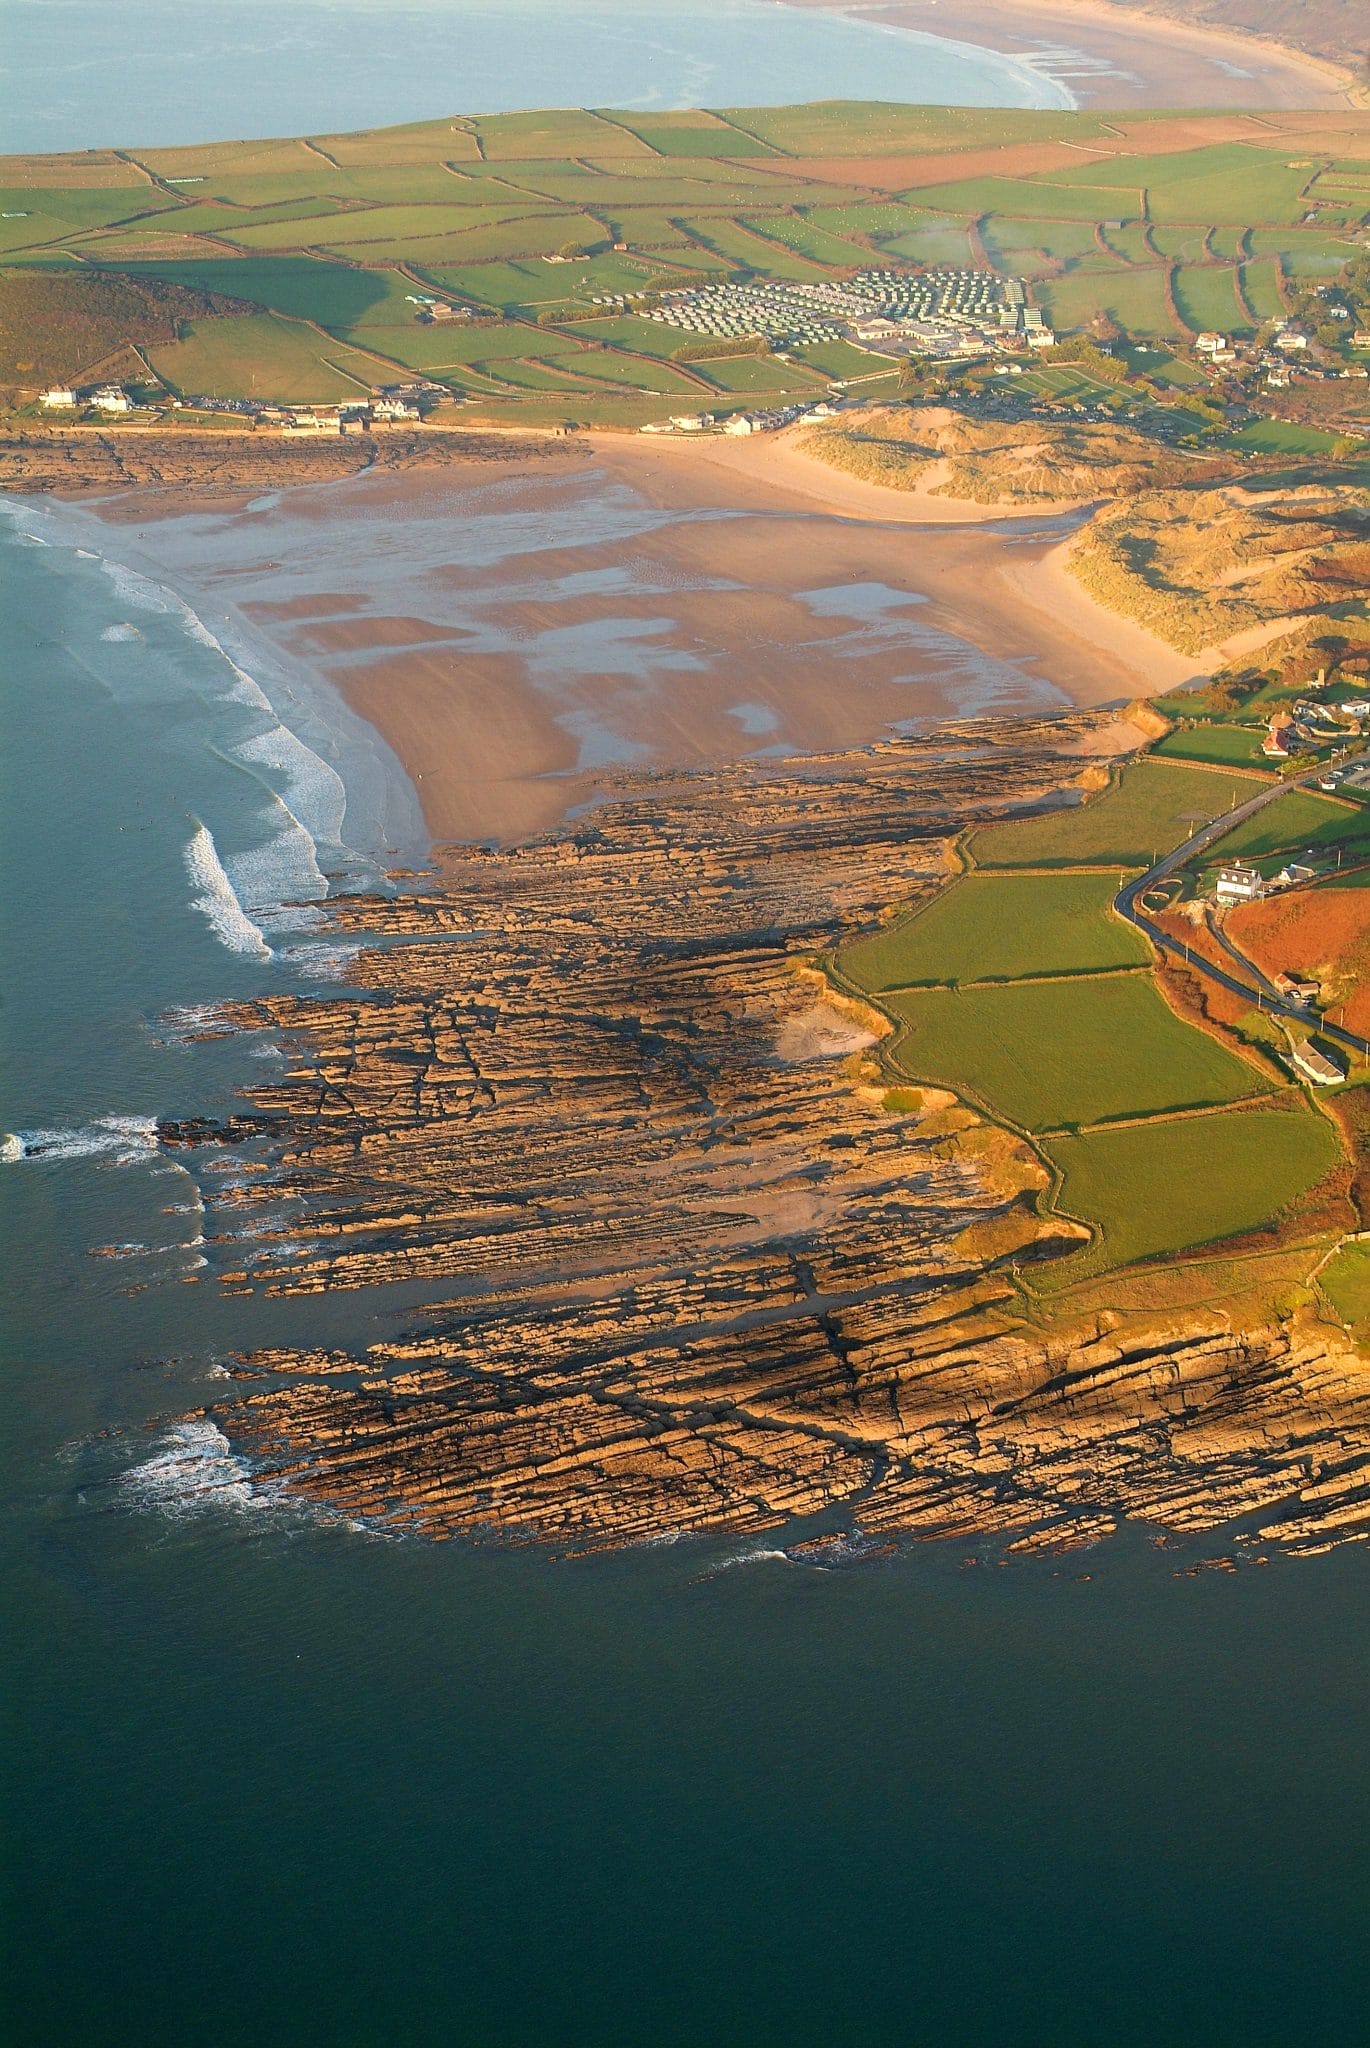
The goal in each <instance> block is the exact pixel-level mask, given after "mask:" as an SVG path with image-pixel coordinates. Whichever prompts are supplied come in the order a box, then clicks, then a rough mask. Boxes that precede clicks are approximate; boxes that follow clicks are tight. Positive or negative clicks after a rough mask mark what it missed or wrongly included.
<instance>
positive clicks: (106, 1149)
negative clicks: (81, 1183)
mask: <svg viewBox="0 0 1370 2048" xmlns="http://www.w3.org/2000/svg"><path fill="white" fill-rule="evenodd" d="M156 1150H157V1120H156V1118H155V1117H150V1116H99V1117H96V1119H95V1121H94V1122H93V1123H89V1124H83V1125H80V1126H78V1127H77V1128H76V1129H75V1130H62V1129H45V1130H34V1131H8V1132H6V1133H5V1135H4V1136H3V1137H0V1161H5V1162H8V1163H9V1164H15V1163H17V1162H18V1161H20V1160H27V1159H108V1160H109V1162H110V1164H111V1165H113V1166H136V1165H137V1164H138V1162H139V1161H140V1160H143V1159H146V1158H147V1156H148V1154H149V1153H152V1152H155V1151H156Z"/></svg>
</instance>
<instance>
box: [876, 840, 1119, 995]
mask: <svg viewBox="0 0 1370 2048" xmlns="http://www.w3.org/2000/svg"><path fill="white" fill-rule="evenodd" d="M1122 880H1123V873H1122V871H1121V870H1119V871H1117V872H1114V873H1107V874H1099V873H1088V872H1080V873H1072V872H1070V871H1069V870H1066V871H1064V872H1061V873H1054V874H1040V875H1036V874H1007V875H985V874H970V875H963V876H962V877H961V879H960V881H958V882H955V883H954V884H953V885H952V887H951V888H949V889H944V890H942V891H941V892H940V893H939V894H938V895H936V896H934V897H933V898H932V900H931V902H929V903H928V904H926V905H925V906H924V907H923V908H922V909H921V910H918V911H916V912H915V913H914V915H913V916H912V917H911V918H909V919H907V920H905V921H904V922H903V923H901V924H898V925H894V926H891V927H890V929H888V930H887V931H882V932H877V933H876V934H875V935H874V937H872V938H869V939H857V940H856V941H855V942H854V943H853V944H851V945H849V946H845V947H844V948H843V949H842V956H841V965H842V970H843V972H844V973H845V974H847V975H849V976H850V977H851V979H852V980H853V981H855V982H857V983H859V984H860V986H861V987H862V988H866V989H869V990H870V991H871V992H872V993H879V992H880V991H881V990H884V989H896V988H909V987H913V986H916V985H919V984H922V985H933V984H938V983H942V984H945V983H949V982H975V981H990V980H1009V979H1011V978H1013V977H1014V976H1017V975H1025V974H1026V975H1042V974H1072V973H1079V972H1082V971H1085V970H1089V969H1098V968H1110V967H1133V966H1138V965H1143V964H1145V962H1146V961H1147V960H1149V959H1150V957H1151V953H1150V948H1149V947H1148V945H1147V943H1146V940H1145V939H1144V938H1143V937H1142V935H1141V933H1140V932H1139V931H1137V930H1136V929H1135V928H1134V927H1133V926H1132V925H1130V924H1127V923H1125V922H1124V920H1123V919H1122V918H1120V917H1117V916H1115V915H1114V914H1113V911H1112V903H1113V898H1114V896H1115V895H1116V893H1117V891H1118V888H1119V887H1120V885H1121V883H1122Z"/></svg>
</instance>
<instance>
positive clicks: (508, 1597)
mask: <svg viewBox="0 0 1370 2048" xmlns="http://www.w3.org/2000/svg"><path fill="white" fill-rule="evenodd" d="M87 541H88V535H87V532H86V529H84V528H80V527H77V528H72V529H69V528H68V527H67V526H66V524H65V523H64V521H63V518H62V515H61V514H60V513H57V512H53V511H44V510H43V509H42V508H36V507H35V508H28V507H21V508H19V511H18V513H17V515H16V514H14V513H11V516H10V517H8V518H6V519H5V520H4V522H3V524H0V620H3V624H2V625H0V635H2V636H3V637H2V638H0V692H3V696H2V698H0V719H2V720H3V731H4V738H5V754H4V778H3V787H2V788H0V857H2V858H3V862H4V873H5V890H4V931H3V946H4V964H3V984H2V987H0V993H2V994H3V1002H0V1129H3V1130H4V1132H5V1133H7V1134H8V1142H7V1144H6V1145H5V1147H4V1151H5V1154H6V1157H5V1158H4V1159H3V1160H0V1229H2V1230H3V1241H4V1245H5V1278H6V1287H5V1292H4V1302H3V1317H4V1323H3V1338H4V1345H3V1375H2V1377H0V1404H2V1407H0V1456H3V1463H4V1474H3V1476H4V1487H3V1514H4V1541H3V1586H4V1596H5V1624H6V1642H7V1658H6V1667H7V1669H6V1683H5V1702H6V1715H7V1726H6V1732H5V1745H4V1754H5V1781H6V1788H5V1800H6V1814H5V1823H4V1833H5V1841H6V1854H5V1857H4V1882H5V1884H6V1887H7V1901H6V1907H5V1916H6V1922H7V1930H8V1933H9V1937H10V1940H9V1949H10V1957H11V1961H10V1966H9V1969H8V1972H7V1991H6V1998H7V2005H8V2010H7V2016H6V2020H5V2024H4V2037H5V2038H6V2039H7V2040H12V2041H14V2042H16V2043H24V2044H31V2048H38V2044H43V2048H67V2044H72V2043H85V2042H96V2041H98V2042H100V2043H101V2044H104V2048H135V2044H136V2048H185V2044H186V2043H188V2042H194V2043H206V2044H213V2048H248V2044H251V2048H259V2044H261V2043H263V2042H267V2043H273V2044H274V2043H277V2042H280V2043H289V2044H290V2048H353V2044H355V2048H362V2044H368V2048H369V2044H373V2043H382V2042H383V2043H385V2044H387V2048H391V2044H395V2048H407V2044H428V2043H444V2044H446V2043H452V2044H461V2048H466V2044H471V2048H648V2044H649V2048H702V2044H708V2048H771V2044H774V2048H858V2044H860V2048H869V2044H871V2043H881V2044H883V2043H900V2044H903V2043H914V2042H921V2041H926V2042H930V2043H931V2042H935V2043H937V2044H938V2048H985V2044H987V2043H990V2042H992V2043H994V2044H995V2048H1101V2044H1104V2043H1107V2044H1108V2048H1195V2044H1197V2043H1203V2044H1204V2048H1290V2044H1292V2043H1294V2042H1302V2041H1310V2040H1327V2041H1337V2042H1349V2041H1352V2040H1355V2039H1359V2038H1362V2036H1363V2031H1364V2014H1365V2011H1366V2010H1367V1997H1368V1996H1370V1967H1368V1964H1367V1955H1368V1951H1367V1945H1366V1943H1365V1940H1364V1930H1365V1909H1366V1904H1367V1899H1366V1882H1365V1880H1366V1867H1367V1860H1366V1846H1365V1845H1366V1841H1367V1839H1370V1825H1368V1823H1370V1810H1368V1809H1370V1799H1368V1798H1367V1774H1366V1768H1365V1756H1366V1753H1367V1743H1368V1741H1370V1709H1368V1708H1367V1686H1366V1676H1367V1673H1366V1660H1365V1651H1364V1622H1363V1616H1364V1611H1365V1599H1366V1593H1367V1590H1368V1589H1370V1570H1368V1569H1367V1561H1366V1559H1365V1557H1364V1556H1363V1555H1361V1554H1356V1553H1342V1554H1336V1555H1333V1556H1331V1557H1328V1558H1325V1559H1322V1560H1318V1561H1312V1562H1306V1563H1302V1564H1298V1565H1292V1564H1288V1563H1283V1562H1279V1561H1277V1562H1275V1563H1273V1564H1271V1565H1270V1566H1269V1567H1268V1568H1267V1569H1265V1570H1257V1569H1254V1568H1250V1569H1245V1570H1243V1571H1241V1572H1240V1573H1238V1574H1236V1575H1235V1576H1225V1575H1220V1574H1212V1575H1206V1576H1203V1577H1200V1578H1196V1579H1189V1578H1183V1577H1176V1576H1175V1575H1174V1574H1175V1572H1176V1570H1177V1568H1178V1567H1182V1566H1183V1565H1184V1564H1186V1563H1187V1562H1188V1561H1189V1558H1190V1556H1191V1555H1192V1554H1194V1553H1191V1552H1187V1551H1185V1550H1183V1549H1182V1550H1180V1551H1179V1552H1157V1551H1155V1550H1154V1549H1152V1548H1151V1547H1150V1546H1149V1545H1148V1544H1147V1543H1146V1542H1145V1541H1143V1540H1142V1539H1141V1537H1140V1536H1137V1535H1134V1534H1128V1535H1124V1536H1123V1537H1122V1538H1121V1539H1119V1540H1117V1541H1115V1542H1114V1543H1112V1544H1110V1545H1107V1546H1105V1547H1104V1548H1102V1549H1101V1550H1099V1551H1097V1552H1092V1553H1089V1554H1087V1555H1085V1556H1082V1557H1075V1558H1072V1559H1069V1560H1066V1561H1064V1562H1061V1561H1029V1562H1020V1563H1016V1564H1013V1565H1008V1566H1001V1565H1000V1564H998V1563H997V1562H996V1559H995V1552H994V1550H993V1548H992V1547H990V1546H981V1545H976V1544H966V1543H962V1544H959V1545H950V1546H945V1545H939V1546H932V1547H924V1548H913V1549H911V1550H910V1551H908V1552H906V1553H904V1554H902V1555H900V1556H898V1557H896V1558H894V1559H891V1560H886V1561H883V1562H877V1563H872V1564H868V1565H865V1566H862V1567H860V1568H855V1569H850V1570H832V1571H825V1570H816V1569H814V1568H812V1567H807V1566H800V1565H796V1564H792V1563H790V1562H788V1561H787V1560H786V1558H785V1557H784V1555H783V1553H782V1552H780V1551H779V1550H778V1549H777V1546H776V1541H775V1539H774V1538H771V1539H768V1540H758V1541H749V1542H745V1543H738V1542H736V1541H727V1540H721V1539H720V1540H709V1541H701V1540H696V1539H687V1540H681V1541H677V1542H674V1543H661V1544H656V1545H652V1546H648V1547H645V1548H642V1549H639V1550H634V1551H629V1552H625V1553H622V1554H619V1555H614V1556H609V1557H604V1558H598V1559H592V1560H580V1561H575V1560H560V1559H557V1558H554V1557H552V1556H549V1555H547V1554H544V1553H542V1552H539V1551H537V1550H525V1551H508V1550H504V1549H500V1548H490V1547H487V1548H481V1547H476V1546H472V1545H470V1544H467V1543H449V1544H444V1545H436V1546H435V1545H430V1544H426V1543H424V1542H422V1541H418V1540H412V1539H406V1540H396V1539H393V1538H389V1537H387V1536H386V1535H385V1533H384V1532H383V1531H377V1530H372V1529H366V1528H360V1527H357V1526H356V1525H354V1524H352V1523H349V1522H348V1521H346V1520H345V1519H343V1518H341V1517H338V1516H335V1515H327V1514H322V1515H321V1514H316V1513H312V1512H310V1511H308V1510H306V1509H302V1508H300V1507H299V1506H296V1505H293V1504H292V1503H291V1502H290V1501H289V1500H288V1499H286V1498H284V1497H282V1496H281V1495H280V1494H279V1493H278V1492H275V1491H273V1490H272V1489H270V1488H263V1487H262V1486H261V1485H260V1484H259V1483H258V1482H257V1481H256V1480H255V1478H254V1475H253V1472H252V1469H251V1467H250V1465H249V1464H248V1463H247V1462H246V1461H245V1460H243V1459H241V1458H239V1457H238V1456H236V1455H235V1454H234V1453H233V1452H232V1450H231V1449H230V1447H229V1445H228V1443H227V1442H226V1440H225V1439H224V1438H223V1436H222V1435H221V1434H220V1432H219V1431H218V1430H217V1429H216V1428H215V1426H214V1424H213V1423H212V1421H210V1420H209V1419H207V1418H206V1417H204V1416H203V1414H202V1413H201V1412H200V1411H202V1410H203V1409H204V1407H205V1406H206V1404H208V1403H211V1402H213V1401H214V1400H215V1399H216V1398H219V1397H220V1396H222V1395H223V1394H225V1393H227V1392H231V1383H230V1382H228V1381H227V1380H226V1379H225V1377H224V1375H225V1369H226V1365H227V1363H228V1361H229V1359H230V1356H231V1353H232V1350H233V1348H234V1347H235V1346H238V1345H252V1344H257V1343H286V1344H289V1343H306V1342H323V1343H338V1344H346V1345H350V1346H360V1345H363V1344H365V1343H366V1342H367V1341H368V1339H369V1338H370V1337H372V1336H373V1335H375V1334H376V1333H378V1332H380V1331H382V1330H385V1331H393V1330H394V1329H395V1328H396V1327H398V1326H399V1325H400V1323H401V1322H402V1320H403V1318H404V1317H405V1316H406V1315H412V1313H413V1311H414V1307H415V1301H414V1299H413V1298H411V1299H409V1300H407V1301H404V1300H400V1299H398V1298H391V1297H386V1298H385V1299H383V1300H378V1299H376V1298H374V1297H369V1296H366V1295H344V1296H327V1297H324V1298H322V1299H315V1298H311V1299H308V1300H301V1301H282V1302H274V1303H272V1302H256V1301H253V1300H248V1299H233V1298H230V1297H226V1296H223V1295H221V1294H220V1293H219V1292H218V1291H217V1290H216V1285H215V1275H216V1273H217V1272H218V1271H219V1270H221V1269H222V1268H223V1267H225V1266H228V1265H232V1264H234V1263H236V1262H237V1261H238V1259H239V1258H240V1257H241V1253H242V1246H241V1245H238V1244H235V1243H232V1242H229V1243H220V1242H217V1241H216V1232H217V1231H219V1230H223V1229H225V1228H231V1214H232V1212H231V1211H224V1210H217V1211H216V1210H215V1209H214V1208H213V1207H211V1208H210V1210H209V1212H208V1220H207V1217H206V1211H205V1209H204V1207H203V1205H202V1202H201V1193H200V1187H199V1186H198V1185H197V1182H196V1180H195V1179H194V1178H192V1176H191V1174H190V1173H189V1172H187V1171H186V1170H185V1168H184V1167H183V1166H182V1165H181V1164H179V1163H178V1162H177V1161H176V1160H174V1159H173V1158H171V1157H169V1156H167V1155H165V1154H163V1153H162V1152H160V1151H159V1150H158V1148H157V1147H156V1145H155V1144H154V1142H153V1138H152V1131H153V1120H154V1119H155V1118H156V1117H158V1116H160V1115H165V1114H171V1113H197V1112H198V1113H209V1114H214V1113H222V1112H223V1111H224V1110H226V1109H228V1108H230V1107H231V1106H232V1104H233V1101H234V1093H233V1091H234V1089H235V1088H236V1087H238V1086H241V1085H243V1084H244V1083H245V1082H247V1081H250V1080H251V1079H252V1078H253V1077H254V1076H260V1074H261V1073H262V1072H263V1071H268V1072H269V1071H270V1070H271V1068H270V1062H271V1060H272V1059H273V1057H276V1056H278V1049H277V1048H274V1047H273V1046H272V1045H271V1043H270V1042H269V1041H266V1042H263V1041H261V1040H258V1039H255V1038H252V1039H242V1038H233V1037H226V1038H215V1039H210V1040H208V1041H203V1040H200V1039H197V1038H196V1037H195V1035H194V1024H195V1020H196V1018H197V1017H198V1016H201V1015H202V1014H203V1006H204V1005H205V1004H207V1003H212V1002H214V1001H216V1000H220V999H223V998H226V997H250V996H253V995H256V994H261V993H265V992H267V991H277V992H283V991H290V990H292V989H307V988H310V987H329V986H333V987H336V986H338V985H339V984H338V983H337V981H336V980H333V981H330V980H329V979H328V978H327V977H329V976H337V975H338V974H340V973H341V974H345V972H346V962H345V961H339V960H337V959H335V958H333V957H331V956H330V955H329V954H328V953H327V952H326V951H323V950H319V949H321V948H322V947H323V943H324V942H323V941H322V940H321V939H320V938H319V936H318V932H317V927H316V925H314V924H313V923H311V921H310V915H309V913H310V908H311V905H317V903H318V901H319V899H320V895H321V892H322V891H323V890H327V889H332V888H336V887H346V886H351V885H353V884H354V883H355V882H356V881H357V880H358V879H360V880H366V879H367V878H368V877H371V878H373V879H374V876H375V874H376V872H377V870H378V868H379V866H380V865H381V864H382V862H383V861H384V859H385V857H386V855H387V851H388V849H390V848H394V849H395V850H396V852H398V853H400V854H401V855H405V856H407V857H411V858H413V857H418V856H420V855H421V852H422V848H421V846H420V845H418V844H417V842H416V841H415V839H414V838H413V837H412V836H409V837H406V834H412V831H413V829H414V827H413V817H412V814H410V813H408V812H407V811H406V809H405V803H404V797H403V791H402V789H400V788H398V787H397V786H396V785H395V782H394V771H393V767H392V764H391V763H389V762H388V760H387V759H386V758H385V756H384V753H383V750H381V749H380V748H379V742H371V743H370V749H371V750H369V748H368V743H367V741H366V739H365V735H364V733H359V732H358V731H357V729H356V728H355V726H354V725H352V724H350V723H349V721H348V720H347V719H346V717H345V716H344V714H343V713H342V711H341V707H337V706H335V707H333V709H332V712H331V713H330V709H329V706H328V705H327V704H326V702H324V701H323V700H322V699H318V700H314V701H311V702H306V701H305V699H304V698H303V697H302V696H301V695H299V694H298V692H297V694H296V696H295V697H294V698H293V699H292V698H290V696H289V693H288V690H287V687H286V684H287V683H288V680H289V679H281V678H277V679H276V680H275V682H274V684H273V687H272V688H271V689H268V688H267V687H266V686H265V685H264V682H263V679H262V676H261V675H260V674H259V673H258V672H257V669H256V668H254V666H253V657H252V655H251V653H250V651H249V650H246V649H244V648H241V647H232V648H226V647H225V646H223V645H222V644H220V643H221V639H222V629H223V621H222V620H215V619H214V618H213V617H212V616H208V617H207V616H205V615H204V614H203V613H202V612H194V611H189V610H188V609H187V608H186V607H185V605H184V604H183V603H182V602H181V601H180V600H178V599H177V598H175V596H174V595H173V594H172V593H171V592H170V591H167V590H164V589H161V588H159V587H158V586H157V585H156V584H155V583H154V582H152V581H151V580H150V579H148V578H147V577H145V576H144V577H143V578H142V579H141V580H139V579H135V578H130V577H128V576H127V575H125V574H123V573H122V572H121V569H120V564H119V562H118V559H117V555H118V541H117V534H116V535H114V536H113V537H111V538H108V539H107V540H106V542H105V544H104V550H103V553H102V552H101V550H100V549H97V548H92V547H90V546H89V545H88V544H87ZM258 667H260V664H258ZM268 680H271V679H269V678H268ZM287 713H288V714H289V716H286V715H285V714H287ZM290 718H294V719H295V720H296V725H292V724H291V723H290ZM330 723H332V724H333V725H334V732H335V736H334V738H333V739H332V741H331V742H330V740H329V738H328V736H327V735H328V731H329V727H330ZM297 727H298V729H297ZM264 1058H265V1061H266V1062H267V1064H266V1065H265V1066H264V1063H263V1061H264ZM206 1163H207V1162H205V1161H204V1160H203V1159H202V1158H199V1159H197V1160H196V1165H197V1170H198V1171H201V1172H203V1168H204V1165H205V1164H206ZM226 1163H227V1164H228V1165H229V1166H230V1169H231V1168H232V1166H233V1162H232V1160H231V1159H230V1160H228V1161H227V1162H226ZM226 1218H227V1219H230V1220H228V1221H226ZM95 1248H102V1249H104V1250H105V1251H107V1252H109V1253H111V1254H112V1255H110V1256H102V1257H93V1256H92V1255H91V1254H92V1251H93V1250H94V1249H95ZM1214 1547H1215V1546H1214V1545H1213V1543H1212V1542H1210V1543H1209V1544H1207V1545H1206V1546H1200V1550H1202V1549H1204V1548H1206V1549H1209V1550H1211V1549H1213V1548H1214ZM740 1567H746V1568H740Z"/></svg>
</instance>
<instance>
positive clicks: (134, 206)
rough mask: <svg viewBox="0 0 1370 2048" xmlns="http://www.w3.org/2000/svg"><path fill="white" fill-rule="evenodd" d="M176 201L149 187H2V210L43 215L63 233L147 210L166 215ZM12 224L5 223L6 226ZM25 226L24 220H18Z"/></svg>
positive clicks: (102, 225) (143, 212)
mask: <svg viewBox="0 0 1370 2048" xmlns="http://www.w3.org/2000/svg"><path fill="white" fill-rule="evenodd" d="M175 206H176V201H175V200H174V199H172V198H170V197H169V196H168V195H167V194H166V193H165V192H157V191H154V190H152V189H151V188H150V187H149V186H147V185H144V184H141V183H140V184H138V185H136V186H127V185H124V186H114V187H113V189H111V190H109V191H100V190H94V191H92V190H91V189H89V188H88V187H82V186H79V185H6V186H0V212H4V213H11V212H23V213H27V214H29V215H31V216H37V215H39V214H41V215H43V216H44V218H46V219H51V220H55V221H56V222H57V223H58V230H59V232H60V233H65V234H70V233H71V232H72V230H73V229H81V228H104V227H109V226H110V225H111V224H112V223H114V222H115V221H125V220H132V219H134V218H135V217H136V216H138V215H140V214H145V213H154V214H163V213H166V212H168V211H172V210H174V209H175ZM9 225H11V223H9V222H6V226H9ZM13 225H14V226H15V227H22V226H23V225H24V223H23V222H22V221H15V222H14V223H13Z"/></svg>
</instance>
